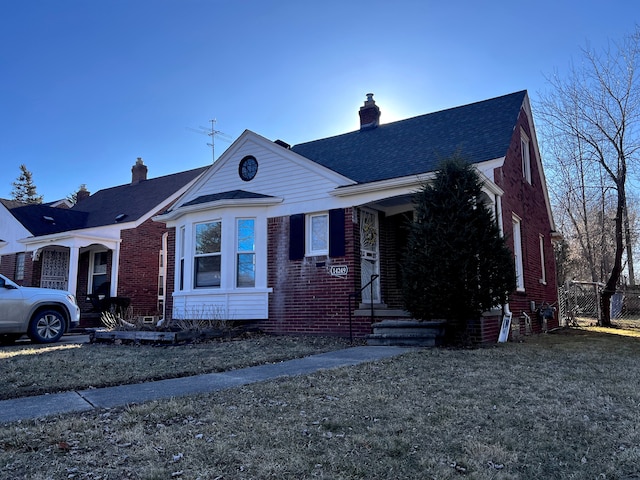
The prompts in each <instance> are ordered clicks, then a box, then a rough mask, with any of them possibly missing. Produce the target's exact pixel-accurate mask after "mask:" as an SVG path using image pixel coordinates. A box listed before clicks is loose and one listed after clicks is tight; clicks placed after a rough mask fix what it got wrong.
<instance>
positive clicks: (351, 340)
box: [348, 273, 380, 343]
mask: <svg viewBox="0 0 640 480" xmlns="http://www.w3.org/2000/svg"><path fill="white" fill-rule="evenodd" d="M379 276H380V275H378V274H376V273H374V274H373V275H371V280H369V283H367V284H366V285H365V286H364V287H362V288H361V289H360V290H356V291H355V292H352V293H350V294H349V295H348V297H349V342H351V343H353V314H352V313H351V311H352V308H351V299H352V298H356V297H357V296H358V295H360V294H362V292H363V291H364V290H365V289H366V288H367V287H369V288H370V289H371V296H370V298H371V323H373V282H374V281H375V280H376V279H377V278H378V277H379Z"/></svg>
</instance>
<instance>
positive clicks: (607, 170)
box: [539, 27, 640, 326]
mask: <svg viewBox="0 0 640 480" xmlns="http://www.w3.org/2000/svg"><path fill="white" fill-rule="evenodd" d="M583 53H584V60H583V62H582V63H580V64H579V65H577V66H576V65H572V66H571V69H570V72H569V74H568V75H567V77H566V78H560V77H559V76H558V75H555V76H554V77H552V78H551V79H549V83H550V85H551V87H552V89H551V91H550V93H548V94H546V95H544V96H543V97H542V100H541V102H540V108H539V111H540V113H541V117H542V120H543V122H545V124H546V125H547V127H548V131H549V132H551V133H552V135H553V137H554V138H555V141H566V142H569V144H571V145H579V146H580V149H579V151H578V154H579V156H580V158H579V160H578V162H577V164H579V165H581V166H582V168H589V169H590V170H591V171H596V172H600V171H601V172H602V174H603V177H602V178H603V182H604V184H603V188H602V191H603V197H604V192H605V191H606V190H607V189H611V190H613V191H614V192H615V194H616V195H615V198H616V201H615V214H614V215H615V216H614V244H615V250H614V252H615V254H614V259H613V265H612V266H611V268H610V271H609V278H608V279H607V281H606V284H605V287H604V289H603V292H602V297H601V302H602V307H603V308H602V312H603V313H602V318H601V319H600V320H599V322H600V324H601V325H603V326H610V325H611V318H610V310H609V309H610V302H611V297H612V296H613V294H614V293H615V291H616V287H617V286H618V282H619V280H620V277H621V273H622V256H623V253H624V247H625V234H626V232H630V230H629V229H628V228H625V227H626V226H627V223H626V220H625V219H626V211H627V192H626V188H627V182H628V175H629V174H630V168H631V167H632V166H633V162H634V161H635V160H637V158H636V155H637V153H638V150H639V149H640V80H639V79H638V75H639V72H638V67H639V64H638V62H639V61H640V27H636V30H635V32H634V33H633V34H631V35H629V36H627V37H625V38H624V39H623V41H622V42H620V43H610V44H609V45H608V46H607V48H605V49H604V50H603V51H602V52H597V51H595V50H593V49H590V48H586V49H584V50H583ZM577 176H580V172H579V171H577ZM580 178H585V177H582V176H580ZM603 213H604V212H603ZM604 220H605V215H603V216H602V221H603V222H604ZM626 242H627V244H630V242H631V237H630V233H629V235H628V236H627V237H626ZM631 252H632V248H631V246H630V248H629V249H628V251H627V255H628V258H627V261H628V263H629V265H631V264H632V262H633V258H632V256H631V255H632V254H631ZM629 270H630V272H632V271H633V267H631V268H630V269H629Z"/></svg>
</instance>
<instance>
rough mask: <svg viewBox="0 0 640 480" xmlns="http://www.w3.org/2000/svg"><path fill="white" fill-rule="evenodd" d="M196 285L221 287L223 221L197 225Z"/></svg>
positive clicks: (199, 286)
mask: <svg viewBox="0 0 640 480" xmlns="http://www.w3.org/2000/svg"><path fill="white" fill-rule="evenodd" d="M195 227H196V239H195V255H194V286H195V287H196V288H203V287H204V288H220V281H221V278H222V275H221V266H222V255H221V252H222V250H221V245H222V221H215V222H208V223H200V224H197V225H196V226H195Z"/></svg>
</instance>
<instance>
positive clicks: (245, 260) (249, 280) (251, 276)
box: [238, 253, 256, 287]
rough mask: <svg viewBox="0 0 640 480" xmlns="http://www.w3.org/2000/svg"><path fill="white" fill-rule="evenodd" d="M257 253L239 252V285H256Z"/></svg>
mask: <svg viewBox="0 0 640 480" xmlns="http://www.w3.org/2000/svg"><path fill="white" fill-rule="evenodd" d="M254 259H255V254H253V253H239V254H238V287H255V285H256V266H255V261H254Z"/></svg>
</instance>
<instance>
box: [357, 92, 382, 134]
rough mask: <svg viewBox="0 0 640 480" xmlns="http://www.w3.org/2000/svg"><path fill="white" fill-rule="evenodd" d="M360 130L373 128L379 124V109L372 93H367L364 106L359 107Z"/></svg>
mask: <svg viewBox="0 0 640 480" xmlns="http://www.w3.org/2000/svg"><path fill="white" fill-rule="evenodd" d="M359 114H360V130H373V129H374V128H376V127H377V126H378V125H379V124H380V109H379V108H378V106H377V105H376V102H375V100H374V99H373V93H367V99H366V100H365V102H364V106H362V107H360V112H359Z"/></svg>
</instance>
